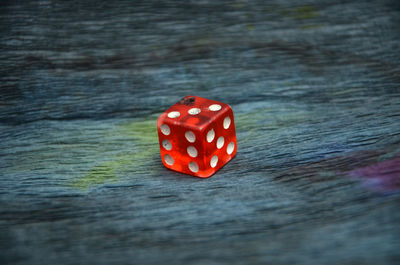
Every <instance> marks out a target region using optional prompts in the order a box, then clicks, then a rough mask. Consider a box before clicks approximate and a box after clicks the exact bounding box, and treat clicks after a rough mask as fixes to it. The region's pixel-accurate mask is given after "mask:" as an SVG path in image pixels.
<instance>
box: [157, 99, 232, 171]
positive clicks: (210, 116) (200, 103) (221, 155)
mask: <svg viewBox="0 0 400 265" xmlns="http://www.w3.org/2000/svg"><path fill="white" fill-rule="evenodd" d="M157 130H158V139H159V142H160V153H161V160H162V162H163V164H164V166H166V167H167V168H169V169H172V170H175V171H178V172H181V173H185V174H190V175H193V176H196V177H200V178H207V177H210V176H211V175H213V174H214V173H215V172H217V171H218V170H219V169H220V168H221V167H223V166H224V165H225V164H226V163H228V162H229V161H230V160H231V159H232V158H233V157H234V156H235V155H236V152H237V144H236V132H235V122H234V119H233V111H232V108H231V107H230V106H229V105H228V104H225V103H222V102H218V101H215V100H210V99H205V98H201V97H196V96H187V97H184V98H182V99H181V100H180V101H178V102H177V103H176V104H174V105H173V106H171V107H170V108H169V109H168V110H166V111H165V112H164V113H163V114H161V115H160V117H159V118H158V120H157Z"/></svg>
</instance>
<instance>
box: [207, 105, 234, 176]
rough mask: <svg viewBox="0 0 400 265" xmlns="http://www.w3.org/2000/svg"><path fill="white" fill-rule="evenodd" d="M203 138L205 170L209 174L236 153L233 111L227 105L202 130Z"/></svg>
mask: <svg viewBox="0 0 400 265" xmlns="http://www.w3.org/2000/svg"><path fill="white" fill-rule="evenodd" d="M202 133H203V136H202V137H203V138H204V139H205V147H204V150H205V156H204V157H205V161H204V164H205V171H204V174H205V175H208V176H211V175H212V174H214V173H215V172H217V171H218V170H219V169H220V168H221V167H223V166H224V165H225V164H226V163H228V162H229V161H230V160H231V159H232V158H233V157H234V156H235V155H236V153H237V141H236V131H235V121H234V117H233V111H232V109H231V108H230V107H229V106H228V107H227V108H226V109H224V110H222V111H221V113H220V115H218V116H217V117H216V119H215V120H213V121H212V122H211V123H210V124H209V125H208V126H207V127H205V128H204V130H203V131H202Z"/></svg>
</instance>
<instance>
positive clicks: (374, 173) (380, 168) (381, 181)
mask: <svg viewBox="0 0 400 265" xmlns="http://www.w3.org/2000/svg"><path fill="white" fill-rule="evenodd" d="M348 174H349V176H350V177H352V178H356V179H360V180H362V181H363V182H364V183H365V184H366V185H367V187H368V188H371V189H373V190H375V191H380V192H396V191H399V190H400V157H395V158H393V159H390V160H386V161H382V162H379V163H376V164H372V165H369V166H366V167H361V168H357V169H354V170H351V171H349V172H348Z"/></svg>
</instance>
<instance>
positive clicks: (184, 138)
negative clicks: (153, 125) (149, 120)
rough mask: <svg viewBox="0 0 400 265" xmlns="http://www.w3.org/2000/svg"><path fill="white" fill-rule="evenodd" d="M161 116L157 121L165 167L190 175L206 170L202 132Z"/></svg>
mask: <svg viewBox="0 0 400 265" xmlns="http://www.w3.org/2000/svg"><path fill="white" fill-rule="evenodd" d="M164 116H165V115H162V116H160V118H159V119H158V121H157V128H158V139H159V143H160V154H161V160H162V162H163V164H164V166H165V167H167V168H169V169H172V170H175V171H178V172H182V173H185V174H190V175H196V176H197V175H199V174H201V171H202V170H203V168H204V163H203V160H204V159H203V156H204V145H203V143H202V141H201V131H200V130H199V129H197V128H195V127H192V126H187V125H185V124H180V123H178V124H177V123H175V122H174V121H172V120H171V119H170V118H165V117H164Z"/></svg>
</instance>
